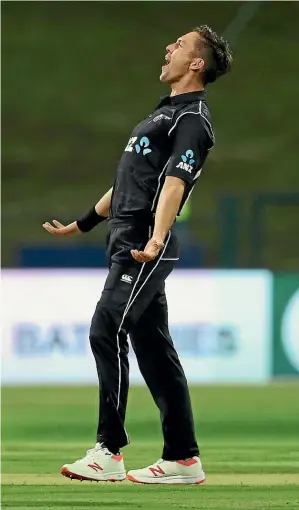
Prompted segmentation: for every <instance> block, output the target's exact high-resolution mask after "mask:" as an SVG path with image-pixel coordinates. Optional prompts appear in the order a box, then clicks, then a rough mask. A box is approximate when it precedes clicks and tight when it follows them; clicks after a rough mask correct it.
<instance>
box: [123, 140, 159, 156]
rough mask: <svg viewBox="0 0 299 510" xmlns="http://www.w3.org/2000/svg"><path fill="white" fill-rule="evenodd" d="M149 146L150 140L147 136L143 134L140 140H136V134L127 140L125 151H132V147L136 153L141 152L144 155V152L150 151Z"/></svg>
mask: <svg viewBox="0 0 299 510" xmlns="http://www.w3.org/2000/svg"><path fill="white" fill-rule="evenodd" d="M135 142H136V143H135ZM149 146H150V141H149V139H148V137H147V136H143V137H142V138H140V140H138V138H137V136H132V137H131V138H130V140H129V141H128V145H127V146H126V148H125V152H133V149H135V151H136V152H137V154H139V153H142V154H143V156H146V154H149V153H150V152H152V149H150V148H149Z"/></svg>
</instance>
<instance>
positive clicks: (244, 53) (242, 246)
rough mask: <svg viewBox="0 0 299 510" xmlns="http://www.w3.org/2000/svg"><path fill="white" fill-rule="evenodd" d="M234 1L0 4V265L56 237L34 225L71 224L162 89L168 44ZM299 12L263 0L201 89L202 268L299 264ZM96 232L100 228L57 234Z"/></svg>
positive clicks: (221, 26)
mask: <svg viewBox="0 0 299 510" xmlns="http://www.w3.org/2000/svg"><path fill="white" fill-rule="evenodd" d="M242 5H244V4H243V3H242V2H3V3H2V172H3V173H2V261H3V264H4V265H7V266H13V265H17V264H18V253H19V250H20V248H22V247H24V246H26V245H30V244H44V243H47V244H51V243H53V245H55V246H56V245H57V243H58V241H57V240H56V239H54V238H52V237H50V236H47V234H46V233H45V232H44V231H43V230H42V228H41V224H42V222H43V221H45V220H51V219H53V218H57V219H60V220H61V221H63V222H68V221H73V220H74V219H75V218H76V217H77V216H78V215H79V214H81V213H82V212H84V211H85V210H86V209H87V208H88V207H89V206H91V204H93V203H95V202H96V201H97V200H98V199H99V198H100V197H101V195H102V194H103V193H104V192H105V191H106V190H107V189H108V187H110V186H111V184H112V183H113V179H114V172H115V169H116V166H117V162H118V160H119V158H120V155H121V153H122V151H123V149H124V146H125V144H126V142H127V140H128V138H129V136H130V132H131V130H132V128H133V127H134V124H135V123H136V122H138V121H139V120H140V118H142V117H143V116H144V115H146V114H148V113H149V111H150V110H151V109H153V108H154V106H155V104H156V102H157V100H158V99H159V97H160V96H161V95H163V94H165V93H167V91H168V90H167V88H166V87H165V86H162V85H161V84H160V83H159V80H158V76H159V73H160V66H161V64H162V62H163V59H164V54H165V50H164V48H165V46H166V45H167V44H168V43H169V42H171V41H173V40H175V39H176V38H177V37H178V36H179V35H181V34H182V33H185V32H187V31H189V30H190V28H192V27H193V26H194V25H198V24H202V23H207V24H210V25H211V26H212V27H213V28H214V29H215V30H216V31H219V32H220V33H222V32H223V31H224V30H225V29H226V27H227V26H228V25H229V23H230V22H231V21H232V20H233V19H234V17H235V16H236V14H237V12H238V10H239V9H240V7H242ZM298 18H299V5H298V3H296V2H265V3H263V2H261V3H260V5H259V9H258V10H257V12H256V14H255V15H254V17H253V19H252V20H251V21H250V22H249V23H248V25H247V26H246V27H244V30H243V31H241V33H240V35H239V38H238V39H237V41H236V42H235V44H234V46H233V48H234V56H235V63H234V69H233V72H232V73H231V75H229V76H227V77H225V78H222V79H221V80H219V82H217V83H216V84H214V85H212V86H211V87H210V88H209V90H208V101H209V104H210V107H211V110H212V114H213V119H214V125H215V132H216V147H215V149H214V150H213V151H212V153H211V154H210V158H209V161H208V163H207V165H206V167H205V170H204V173H203V175H202V177H201V179H200V181H199V182H198V184H197V187H196V189H195V191H194V193H193V196H192V215H191V220H190V222H191V229H192V235H193V237H194V239H195V242H197V243H203V244H204V245H205V253H206V255H205V264H206V265H207V266H210V267H215V266H219V265H225V264H226V262H228V263H227V265H229V260H231V261H234V262H233V264H234V265H236V266H237V267H247V266H249V267H250V266H254V265H262V266H266V267H270V268H271V269H295V268H297V267H299V263H298V251H299V235H298V223H299V221H298V217H299V201H298V202H297V200H298V195H296V194H294V192H295V193H298V192H299V156H298V142H299V136H298V50H299V42H298V39H299V36H298ZM289 192H292V193H293V195H288V196H284V197H283V200H284V202H283V203H282V202H281V196H275V197H274V196H273V193H276V194H277V193H288V194H289ZM259 193H267V194H268V196H267V197H266V198H265V197H262V198H261V199H257V197H256V195H257V194H259ZM269 194H270V195H269ZM223 197H224V201H223ZM296 197H297V198H296ZM269 200H270V201H271V203H270V202H269ZM259 227H260V231H259ZM104 239H105V229H104V228H99V229H98V230H97V231H96V232H94V233H91V234H90V235H89V236H88V239H87V238H86V237H84V238H83V237H81V238H76V239H75V241H73V240H69V241H67V240H63V242H64V243H67V242H69V243H73V242H76V243H82V242H84V243H86V242H88V243H98V242H103V241H104ZM225 261H226V262H225ZM233 264H232V265H233Z"/></svg>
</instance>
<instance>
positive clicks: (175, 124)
mask: <svg viewBox="0 0 299 510" xmlns="http://www.w3.org/2000/svg"><path fill="white" fill-rule="evenodd" d="M201 107H202V101H200V102H199V105H198V112H190V111H187V112H183V113H181V115H179V116H178V118H177V120H176V121H175V123H174V125H173V126H172V128H170V130H169V131H168V136H170V134H171V133H172V131H173V130H174V129H175V128H176V126H177V124H178V122H179V120H180V119H181V118H182V117H183V116H184V115H188V114H190V115H200V116H201V117H202V118H203V119H204V120H205V121H206V123H207V124H208V126H209V128H210V131H211V132H210V135H211V138H212V140H213V143H214V142H215V135H214V131H213V128H212V125H211V123H210V122H209V121H208V119H207V118H206V117H205V116H204V115H203V114H202V113H201Z"/></svg>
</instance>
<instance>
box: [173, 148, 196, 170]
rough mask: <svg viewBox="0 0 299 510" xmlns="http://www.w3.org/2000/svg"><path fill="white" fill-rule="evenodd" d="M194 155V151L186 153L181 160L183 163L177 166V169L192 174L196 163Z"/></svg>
mask: <svg viewBox="0 0 299 510" xmlns="http://www.w3.org/2000/svg"><path fill="white" fill-rule="evenodd" d="M193 157H194V153H193V151H192V150H190V149H189V150H188V151H186V153H185V154H182V156H181V159H182V161H180V162H179V164H178V165H177V166H176V168H181V169H182V170H185V171H186V172H189V173H190V174H191V173H192V170H193V165H194V163H195V159H193Z"/></svg>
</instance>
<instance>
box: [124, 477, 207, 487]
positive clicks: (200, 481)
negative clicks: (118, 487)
mask: <svg viewBox="0 0 299 510" xmlns="http://www.w3.org/2000/svg"><path fill="white" fill-rule="evenodd" d="M127 480H130V482H133V483H142V484H143V485H161V484H159V482H141V481H140V480H137V479H136V478H134V476H132V475H127ZM205 481H206V479H205V478H204V479H203V480H199V482H194V483H193V484H189V485H199V484H201V483H204V482H205ZM165 485H188V484H185V483H182V482H174V483H169V484H165Z"/></svg>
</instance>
